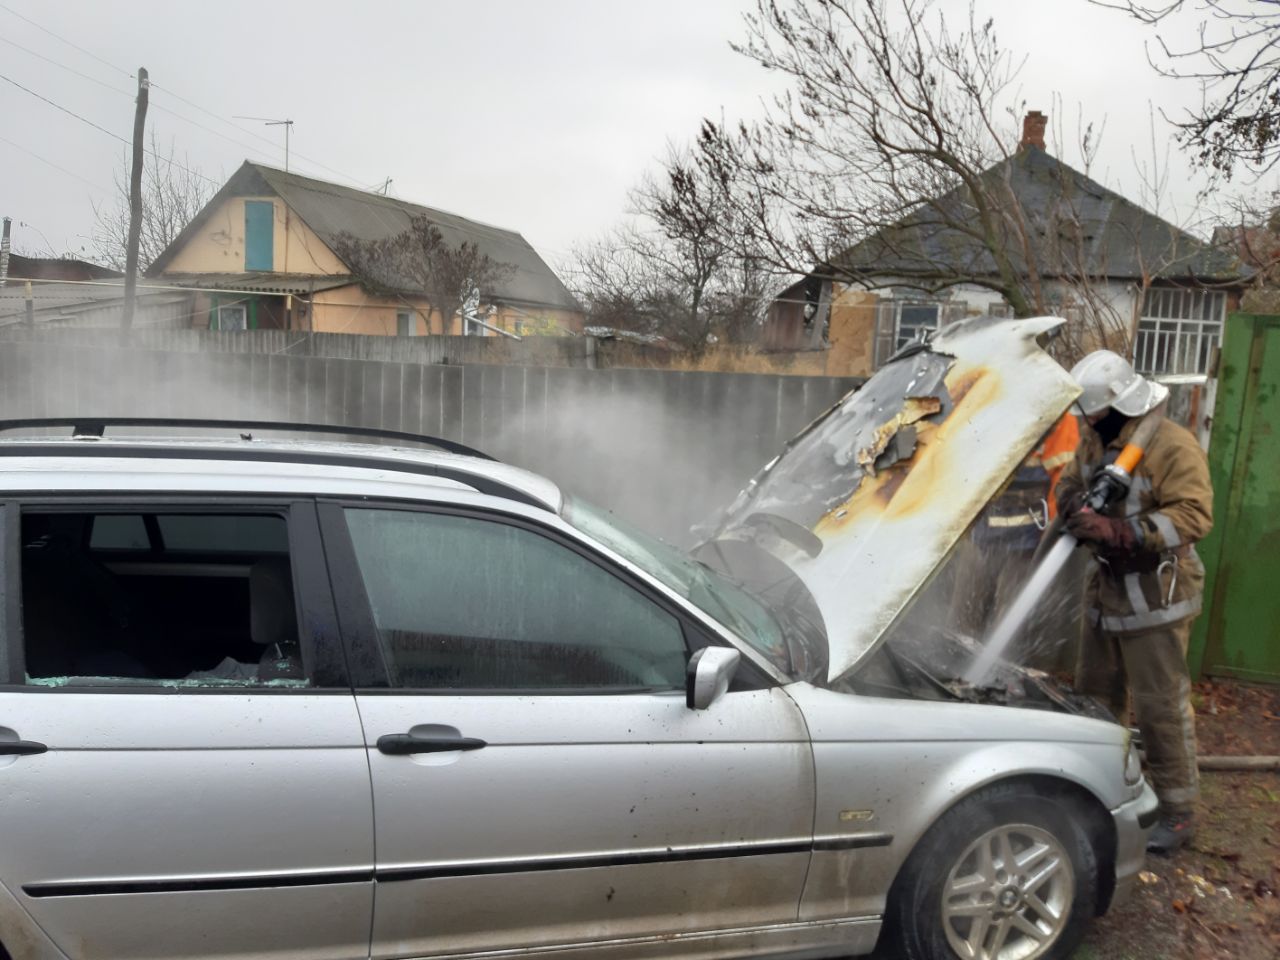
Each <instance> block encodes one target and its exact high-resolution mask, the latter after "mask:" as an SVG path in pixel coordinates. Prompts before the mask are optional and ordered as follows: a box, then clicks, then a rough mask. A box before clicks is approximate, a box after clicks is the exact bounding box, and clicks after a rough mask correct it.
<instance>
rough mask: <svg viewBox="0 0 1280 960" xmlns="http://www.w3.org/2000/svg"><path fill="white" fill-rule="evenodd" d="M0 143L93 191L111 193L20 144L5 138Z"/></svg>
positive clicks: (1, 138) (0, 139) (0, 138)
mask: <svg viewBox="0 0 1280 960" xmlns="http://www.w3.org/2000/svg"><path fill="white" fill-rule="evenodd" d="M0 143H7V144H8V145H9V146H11V147H13V148H14V149H15V150H21V151H22V152H23V153H25V154H27V155H28V156H30V157H35V158H36V159H37V160H39V161H40V162H41V163H47V164H48V165H49V166H51V167H53V169H55V170H58V171H61V172H62V173H65V174H66V175H67V176H69V177H74V178H75V179H77V180H79V181H80V182H81V183H86V184H88V185H89V186H91V187H93V188H94V189H95V190H101V191H103V192H104V193H110V192H111V191H109V190H107V188H106V187H104V186H102V185H101V184H98V183H94V182H93V181H92V180H88V179H86V178H85V177H82V176H80V174H78V173H75V172H74V171H72V170H68V169H67V168H66V167H62V166H59V165H58V164H56V163H54V162H53V161H52V160H50V159H49V158H48V157H42V156H40V154H38V153H36V152H35V151H33V150H28V149H27V148H26V147H24V146H23V145H22V144H20V143H14V142H13V141H12V140H10V139H8V138H6V137H0Z"/></svg>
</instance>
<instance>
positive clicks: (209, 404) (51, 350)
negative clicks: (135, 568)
mask: <svg viewBox="0 0 1280 960" xmlns="http://www.w3.org/2000/svg"><path fill="white" fill-rule="evenodd" d="M193 332H194V333H198V334H200V337H201V338H205V337H221V336H231V335H224V334H218V333H216V332H215V333H212V334H209V333H206V332H201V331H154V332H153V333H155V334H156V336H155V337H153V338H152V339H153V340H158V341H162V342H166V343H168V341H166V340H164V338H163V337H161V336H160V334H164V335H168V334H181V335H182V336H179V337H176V338H175V339H174V341H173V345H174V346H175V348H174V349H167V350H143V349H136V348H135V349H123V348H121V347H120V346H118V344H119V339H118V334H116V333H115V332H114V331H113V332H111V333H112V334H114V339H113V337H112V336H106V337H98V336H97V335H96V334H94V332H92V331H88V332H86V331H75V333H76V334H77V337H76V338H75V339H74V340H72V339H71V338H54V340H56V341H58V342H54V340H47V339H46V340H41V341H32V340H20V339H0V415H3V416H4V417H8V418H22V417H60V416H76V415H85V416H94V415H97V416H122V417H123V416H155V417H167V416H171V417H204V418H211V419H236V418H242V419H246V420H247V419H256V420H288V421H293V422H314V423H326V424H339V425H351V426H356V427H380V428H384V429H391V430H403V431H408V432H412V433H424V434H429V435H434V436H440V437H445V438H448V439H452V440H458V441H461V442H463V443H467V444H470V445H471V446H473V447H476V448H478V449H480V450H484V451H486V452H488V453H490V454H492V455H494V456H496V457H498V458H500V459H502V460H506V461H508V462H510V463H514V464H517V465H520V466H524V467H528V468H530V469H532V470H536V471H538V472H539V473H543V474H546V475H547V476H550V477H551V478H552V479H554V480H556V481H557V482H559V483H560V484H561V485H562V486H563V487H564V488H565V489H567V490H569V491H571V492H576V493H579V494H581V495H583V496H586V497H588V498H589V499H591V500H594V501H596V502H598V503H600V504H602V505H604V506H607V507H609V508H611V509H614V510H616V511H617V512H618V513H619V514H621V515H622V516H623V517H625V518H627V519H630V520H632V521H634V522H636V523H639V524H641V525H642V526H644V527H646V528H648V529H650V530H652V531H653V532H655V533H658V534H660V535H662V536H664V537H666V538H668V539H671V540H674V541H677V542H687V541H688V539H689V528H690V526H691V525H692V524H695V523H698V522H700V521H702V520H704V519H706V518H707V517H709V516H710V515H711V514H712V513H713V512H714V511H716V510H717V509H719V508H720V507H721V506H723V505H724V504H725V503H727V502H728V500H729V499H730V498H731V497H732V496H733V495H734V494H735V493H736V491H737V490H738V489H740V488H741V486H742V485H743V484H744V483H745V482H746V481H747V479H748V478H749V477H751V476H752V475H753V474H754V473H755V471H756V470H758V469H759V468H760V467H761V466H762V465H763V464H764V463H766V462H767V461H768V460H770V459H771V458H772V457H773V456H774V455H775V454H777V453H778V452H779V451H780V450H781V449H782V446H783V444H784V443H785V442H786V441H787V440H788V439H789V438H790V437H791V436H793V435H794V434H795V433H796V432H797V431H798V430H799V429H800V428H802V427H803V426H804V425H805V424H806V423H808V422H809V421H810V420H811V419H813V417H815V416H817V415H818V414H819V413H821V412H822V411H823V410H825V409H827V408H828V407H829V406H830V405H831V404H833V403H834V402H835V401H836V400H838V399H839V398H840V397H841V396H843V395H844V394H845V393H846V392H848V391H849V390H850V389H852V388H854V387H855V386H856V385H857V383H858V381H856V380H853V379H846V378H828V377H799V376H784V375H774V374H745V373H689V372H676V371H669V370H646V369H627V368H612V369H604V370H590V369H584V368H575V367H569V366H558V365H554V364H552V365H546V366H511V365H502V364H468V365H458V364H455V363H449V364H439V363H437V364H425V363H422V362H407V361H395V360H387V359H335V358H331V357H327V356H323V355H317V354H314V353H313V354H306V355H297V354H294V353H291V352H288V351H287V350H278V351H277V350H260V351H258V352H237V351H235V350H226V351H222V350H205V349H200V350H192V349H183V348H181V346H180V344H181V343H182V342H183V341H185V340H188V339H189V338H188V337H187V336H186V335H187V334H190V333H193ZM86 333H90V334H94V335H92V336H86ZM258 334H259V335H260V339H259V346H266V345H269V344H270V342H271V338H272V337H275V338H277V339H278V341H279V343H280V344H281V345H282V346H287V344H288V339H287V338H288V337H290V336H296V335H293V334H289V333H287V332H284V331H258ZM263 334H265V335H266V336H261V335H263ZM236 337H243V334H237V335H234V337H232V345H235V346H238V345H241V344H243V343H244V342H245V341H243V340H241V339H235V338H236ZM359 339H362V340H367V341H369V342H371V343H374V342H379V341H381V342H384V343H385V342H388V341H389V340H390V338H374V337H366V338H359ZM405 339H406V340H408V338H405ZM420 339H422V340H426V339H427V338H420ZM449 339H453V340H471V342H475V343H490V342H496V341H492V340H486V339H482V338H449ZM393 342H394V341H393ZM570 342H572V341H570Z"/></svg>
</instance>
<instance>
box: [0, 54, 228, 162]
mask: <svg viewBox="0 0 1280 960" xmlns="http://www.w3.org/2000/svg"><path fill="white" fill-rule="evenodd" d="M0 80H4V81H5V82H7V83H11V84H13V85H14V86H15V87H17V88H18V89H19V90H21V91H23V92H24V93H29V94H31V96H33V97H35V98H36V99H37V100H42V101H43V102H45V103H47V104H48V105H49V106H51V107H53V108H54V109H56V110H60V111H62V112H63V113H65V114H66V115H67V116H69V117H74V118H75V119H76V120H79V121H80V122H81V123H85V124H88V125H89V126H91V127H93V129H95V130H97V131H99V132H100V133H105V134H106V135H107V136H108V137H111V139H113V140H119V141H120V142H121V143H123V144H124V145H125V146H126V147H128V146H131V144H130V142H129V141H128V140H126V139H125V138H124V137H122V136H120V134H118V133H113V132H112V131H110V130H108V129H107V128H106V127H104V126H102V125H100V124H97V123H94V122H93V121H92V120H90V119H89V118H88V117H84V116H81V115H80V114H78V113H76V112H75V111H74V110H71V109H69V108H67V107H64V106H63V105H62V104H60V103H56V102H55V101H53V100H50V99H49V98H48V97H46V96H44V95H43V94H39V93H36V92H35V91H34V90H32V89H31V88H30V87H27V86H23V85H22V84H21V83H19V82H18V81H17V80H14V79H13V78H12V77H7V76H5V75H4V74H2V73H0ZM143 150H144V152H146V153H149V154H151V156H152V157H154V158H155V159H156V160H159V161H161V162H162V163H167V164H169V165H171V166H175V167H177V168H178V169H179V170H183V171H185V172H186V173H188V174H190V175H191V176H193V177H198V178H199V179H201V180H205V181H207V182H208V183H212V184H214V185H215V186H217V184H218V181H217V180H215V179H213V177H206V176H205V175H204V174H203V173H201V172H200V171H198V170H192V169H191V168H190V167H188V166H185V165H183V164H181V163H179V162H178V161H177V160H174V159H173V158H172V157H164V156H161V155H160V154H159V153H157V152H156V151H154V150H151V149H149V148H147V147H144V148H143Z"/></svg>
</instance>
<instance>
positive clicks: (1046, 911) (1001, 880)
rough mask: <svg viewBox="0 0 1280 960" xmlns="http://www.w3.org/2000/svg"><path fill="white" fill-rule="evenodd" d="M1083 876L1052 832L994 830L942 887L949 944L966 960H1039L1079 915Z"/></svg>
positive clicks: (1027, 827)
mask: <svg viewBox="0 0 1280 960" xmlns="http://www.w3.org/2000/svg"><path fill="white" fill-rule="evenodd" d="M1074 895H1075V871H1074V869H1073V868H1072V866H1071V858H1070V857H1069V856H1068V854H1067V851H1066V849H1065V848H1064V847H1063V846H1062V844H1061V843H1060V842H1059V841H1058V839H1057V838H1056V837H1055V836H1054V835H1053V834H1051V833H1050V832H1049V831H1047V830H1044V829H1042V828H1040V827H1036V826H1032V825H1031V824H1026V823H1020V824H1009V825H1004V826H999V827H996V828H995V829H993V830H988V831H987V832H986V833H984V834H983V835H982V836H980V837H979V838H978V839H977V840H975V841H974V842H973V843H971V844H970V845H969V846H968V847H967V848H966V849H965V851H964V853H962V854H961V855H960V857H959V859H957V860H956V862H955V864H954V866H952V868H951V872H950V873H948V874H947V878H946V880H945V882H944V883H943V886H942V926H943V929H944V930H945V931H946V935H947V943H948V944H950V945H951V949H952V950H953V951H955V955H956V956H957V957H962V958H964V960H1036V958H1037V957H1042V956H1044V955H1045V954H1046V953H1048V952H1049V950H1050V949H1052V947H1053V945H1054V944H1055V943H1057V941H1058V938H1059V937H1061V936H1062V932H1063V931H1064V930H1065V929H1066V928H1067V922H1068V920H1069V919H1070V916H1071V903H1072V899H1073V897H1074Z"/></svg>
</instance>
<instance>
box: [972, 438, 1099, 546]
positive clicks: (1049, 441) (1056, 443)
mask: <svg viewBox="0 0 1280 960" xmlns="http://www.w3.org/2000/svg"><path fill="white" fill-rule="evenodd" d="M1079 444H1080V428H1079V426H1078V425H1077V422H1076V418H1075V417H1073V416H1072V415H1071V414H1069V413H1068V414H1065V415H1064V416H1063V417H1062V419H1061V420H1059V421H1058V422H1057V423H1056V424H1054V426H1053V429H1051V430H1050V431H1049V432H1048V434H1046V435H1045V438H1044V440H1043V441H1041V443H1040V446H1038V447H1036V449H1035V450H1034V451H1032V453H1031V455H1030V456H1029V457H1027V459H1026V460H1024V461H1022V463H1021V464H1020V465H1019V466H1018V469H1017V470H1016V471H1014V474H1013V477H1012V478H1011V479H1010V481H1009V484H1008V486H1007V487H1005V489H1004V490H1003V491H1002V492H1001V494H1000V495H999V496H998V497H996V499H994V500H993V501H992V502H991V503H990V505H988V507H987V509H986V510H985V511H984V512H983V514H982V516H981V517H980V518H979V519H978V522H977V523H976V524H974V528H973V539H974V542H975V543H977V544H978V545H979V546H984V547H985V546H995V545H999V546H1000V547H1002V548H1003V549H1005V550H1025V551H1026V552H1027V553H1031V552H1032V551H1034V550H1035V548H1036V544H1038V543H1039V542H1040V531H1041V530H1043V529H1044V528H1045V525H1046V524H1048V522H1049V521H1050V520H1052V519H1053V518H1054V517H1055V516H1056V515H1057V500H1056V498H1055V488H1056V487H1057V485H1058V483H1059V482H1060V481H1061V478H1062V477H1063V476H1064V475H1065V473H1066V470H1067V468H1068V467H1069V466H1070V465H1071V463H1073V462H1074V461H1075V458H1076V447H1078V446H1079Z"/></svg>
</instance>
